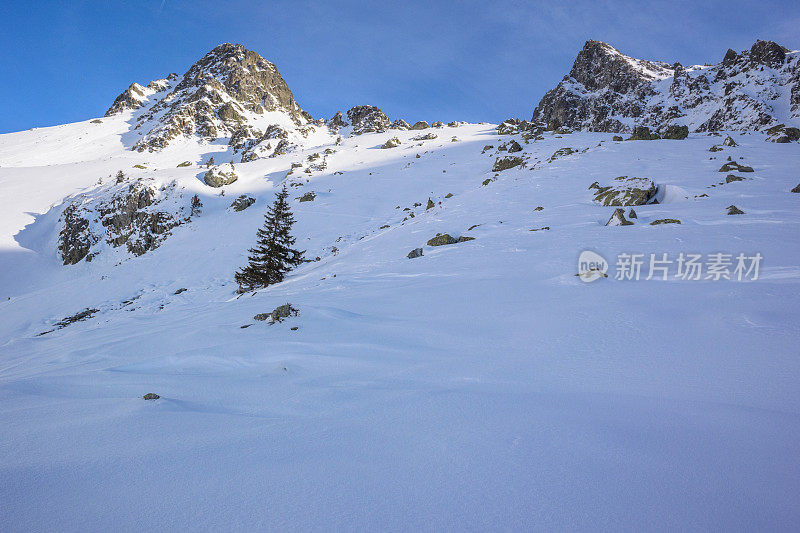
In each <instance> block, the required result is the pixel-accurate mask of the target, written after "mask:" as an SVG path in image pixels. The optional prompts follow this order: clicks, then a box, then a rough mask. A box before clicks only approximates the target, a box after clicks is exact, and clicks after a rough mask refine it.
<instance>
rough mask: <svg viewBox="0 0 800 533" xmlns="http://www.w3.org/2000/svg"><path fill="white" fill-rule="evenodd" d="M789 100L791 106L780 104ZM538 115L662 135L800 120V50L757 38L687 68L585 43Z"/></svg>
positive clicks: (556, 121)
mask: <svg viewBox="0 0 800 533" xmlns="http://www.w3.org/2000/svg"><path fill="white" fill-rule="evenodd" d="M784 100H785V101H788V102H789V106H788V110H787V111H783V110H784V109H786V107H785V106H784V105H783V104H779V102H782V101H784ZM776 104H778V105H776ZM533 120H534V121H540V122H544V123H547V124H548V125H549V126H550V127H551V128H557V127H559V126H566V127H569V128H572V129H580V130H590V131H605V132H626V133H628V132H631V131H633V128H634V127H635V126H647V127H649V128H651V129H652V130H653V131H654V132H658V133H660V134H662V136H663V133H664V132H665V130H666V129H667V128H668V127H670V126H674V125H681V126H686V127H688V129H689V131H717V130H763V129H766V128H768V127H770V126H772V125H775V124H778V123H787V124H788V123H790V122H791V123H795V124H800V53H797V52H790V51H789V50H787V49H786V48H784V47H782V46H780V45H778V44H776V43H774V42H771V41H756V43H755V44H753V46H752V47H751V48H750V50H747V51H744V52H741V53H738V54H737V53H736V52H734V51H733V50H728V52H727V53H726V54H725V57H724V59H723V60H722V62H720V63H718V64H716V65H710V66H709V65H698V66H691V67H683V66H682V65H681V64H680V63H674V64H669V63H665V62H662V61H646V60H641V59H635V58H632V57H629V56H626V55H624V54H622V53H621V52H620V51H619V50H617V49H615V48H614V47H612V46H611V45H609V44H606V43H603V42H600V41H587V42H586V44H585V45H584V47H583V49H582V50H581V51H580V53H579V54H578V56H577V57H576V59H575V62H574V64H573V66H572V69H571V70H570V72H569V74H568V75H567V76H565V77H564V79H563V80H562V81H561V82H560V83H559V84H558V86H556V87H555V88H554V89H552V90H551V91H549V92H548V93H547V94H545V96H544V97H543V98H542V100H541V101H540V102H539V105H538V106H537V107H536V109H535V110H534V112H533ZM670 138H671V137H670Z"/></svg>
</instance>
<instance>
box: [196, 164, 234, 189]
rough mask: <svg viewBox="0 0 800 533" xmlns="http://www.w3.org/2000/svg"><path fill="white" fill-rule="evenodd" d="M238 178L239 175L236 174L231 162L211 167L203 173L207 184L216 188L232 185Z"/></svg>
mask: <svg viewBox="0 0 800 533" xmlns="http://www.w3.org/2000/svg"><path fill="white" fill-rule="evenodd" d="M238 179H239V176H238V175H237V174H236V170H235V169H234V167H233V165H232V164H230V163H228V164H225V165H219V166H215V167H211V169H210V170H208V171H206V173H205V174H204V175H203V181H204V182H205V183H206V185H208V186H209V187H215V188H219V187H224V186H225V185H230V184H231V183H233V182H235V181H236V180H238Z"/></svg>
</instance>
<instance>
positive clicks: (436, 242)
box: [428, 233, 458, 246]
mask: <svg viewBox="0 0 800 533" xmlns="http://www.w3.org/2000/svg"><path fill="white" fill-rule="evenodd" d="M457 242H458V239H454V238H453V237H451V236H450V235H449V234H447V233H444V234H442V233H440V234H438V235H436V237H434V238H432V239H430V240H429V241H428V246H444V245H445V244H455V243H457Z"/></svg>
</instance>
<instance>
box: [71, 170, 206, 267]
mask: <svg viewBox="0 0 800 533" xmlns="http://www.w3.org/2000/svg"><path fill="white" fill-rule="evenodd" d="M174 192H175V190H174V183H173V184H172V185H171V186H168V187H163V188H162V189H161V190H159V191H157V190H156V189H154V188H153V187H152V186H151V185H147V184H146V183H145V182H143V181H141V180H139V181H136V182H133V183H125V182H122V184H115V185H113V186H111V187H103V188H101V189H99V190H97V191H92V192H89V193H84V194H81V195H79V196H78V197H76V198H74V199H73V200H72V201H71V202H70V204H69V205H67V207H66V208H65V209H64V212H63V214H62V216H61V221H60V222H61V227H62V229H61V231H60V233H59V237H58V250H59V253H60V254H61V259H62V260H63V262H64V264H65V265H74V264H76V263H78V262H80V261H82V260H83V259H86V260H87V261H91V260H92V259H93V258H94V257H95V256H96V255H97V254H98V253H99V252H100V249H101V248H102V245H103V244H107V245H108V246H110V247H112V248H117V247H121V246H124V247H125V248H126V249H127V251H128V252H130V253H131V254H133V255H136V256H138V255H142V254H144V253H145V252H148V251H149V250H152V249H155V248H158V247H159V246H160V245H161V243H162V242H163V241H164V239H166V238H167V236H168V235H169V232H170V230H171V229H172V228H174V227H176V226H178V225H180V224H183V223H184V222H187V221H188V220H189V219H190V217H191V215H190V214H188V213H187V211H190V208H189V206H187V205H184V202H183V200H182V199H181V198H182V196H180V195H175V194H174Z"/></svg>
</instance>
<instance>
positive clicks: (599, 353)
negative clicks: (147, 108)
mask: <svg viewBox="0 0 800 533" xmlns="http://www.w3.org/2000/svg"><path fill="white" fill-rule="evenodd" d="M132 116H133V112H131V111H126V112H124V113H122V114H120V115H116V116H113V117H107V118H103V119H101V123H99V124H98V123H93V122H91V121H86V122H81V123H76V124H69V125H64V126H58V127H53V128H41V129H35V130H32V131H27V132H20V133H14V134H8V135H0V313H1V315H0V316H2V317H3V318H2V320H1V321H0V428H2V429H1V430H0V530H2V531H9V532H11V531H44V530H49V531H85V530H92V531H96V530H115V531H142V530H147V529H160V530H168V531H176V530H186V531H202V530H274V531H286V530H316V531H331V530H334V531H336V530H356V531H414V530H423V531H442V530H447V531H464V530H548V529H558V530H587V529H591V530H597V529H599V530H614V531H618V530H643V529H645V530H675V529H680V530H709V529H714V530H742V529H750V530H753V529H758V530H793V529H796V528H797V524H798V523H800V504H798V499H797V494H799V493H800V349H798V334H800V322H798V320H797V315H798V310H800V241H799V240H798V231H800V209H798V202H800V194H793V193H791V189H792V188H794V187H795V186H797V185H798V184H800V172H799V171H798V169H800V146H798V144H797V143H788V144H776V143H770V142H765V138H766V136H765V135H764V134H761V133H734V132H730V135H731V136H732V137H733V139H734V140H735V141H736V143H738V146H737V147H724V148H723V150H722V151H719V152H709V148H710V147H711V146H712V145H719V144H721V143H722V141H723V139H724V138H725V136H726V135H727V134H728V133H722V135H721V136H713V135H705V134H697V133H693V134H691V135H690V136H689V138H688V139H686V140H682V141H674V140H658V141H625V142H614V141H612V137H613V134H605V133H573V134H565V135H556V134H553V133H552V132H548V133H545V134H544V139H542V140H538V141H535V142H533V141H531V142H530V143H525V142H523V140H522V139H521V137H520V136H519V135H514V136H498V135H497V132H496V130H495V126H494V125H489V124H465V125H459V126H457V127H447V126H445V127H443V128H431V129H429V130H425V131H422V132H420V131H396V130H390V131H388V132H386V133H371V134H365V135H360V136H346V133H347V132H346V131H344V132H342V133H343V134H344V135H343V137H344V138H343V140H342V142H341V144H336V135H327V134H326V135H322V134H317V133H318V132H317V133H315V134H313V135H311V136H310V137H309V139H308V141H307V142H306V143H305V144H302V145H300V146H299V147H298V148H297V150H295V151H293V152H290V153H287V154H285V155H281V156H278V157H274V158H261V159H257V160H255V161H252V162H249V163H238V159H236V160H235V163H234V164H235V168H236V172H237V173H238V175H239V180H238V181H237V182H235V183H233V184H231V185H227V186H225V187H224V188H223V190H224V196H221V195H220V189H213V188H211V187H208V186H207V185H205V184H204V183H203V173H204V172H205V170H206V169H205V167H201V166H199V163H204V162H205V161H206V160H207V159H208V157H209V156H211V155H213V156H214V158H215V160H216V162H217V163H225V162H228V161H230V160H231V157H232V156H231V154H230V152H229V151H228V146H227V145H225V144H216V143H202V142H199V141H198V140H197V139H194V138H190V139H186V140H185V141H180V142H178V141H176V142H175V143H173V144H172V145H170V146H169V147H168V148H166V149H165V150H163V151H162V152H159V153H155V152H154V153H149V152H143V153H139V152H135V151H131V150H130V149H129V148H130V146H131V144H132V143H133V142H135V139H133V138H132V135H133V134H132V133H131V130H130V125H131V123H132ZM427 132H434V133H435V134H437V135H438V137H437V138H436V139H433V140H425V141H412V140H411V138H412V137H415V136H417V135H419V134H420V133H427ZM395 136H396V137H398V138H399V140H400V141H401V144H400V146H398V147H397V148H392V149H381V148H380V146H381V145H383V143H385V142H386V141H387V140H388V139H389V138H391V137H395ZM453 137H456V139H457V140H456V141H453V140H452V138H453ZM512 138H513V139H516V140H517V141H518V142H520V144H521V145H522V147H523V149H524V150H523V151H522V152H518V153H515V154H510V155H512V156H519V155H524V156H525V157H526V158H527V163H526V165H525V166H524V167H519V166H518V167H515V168H512V169H509V170H505V171H502V172H498V173H495V172H492V166H493V164H494V162H495V160H496V158H497V157H503V156H506V155H508V154H506V153H505V152H498V151H497V147H498V146H499V145H500V144H501V143H505V142H507V141H508V140H510V139H512ZM486 145H492V146H493V148H491V149H487V150H485V152H484V147H485V146H486ZM565 147H570V148H572V149H574V150H575V153H573V154H571V155H566V156H562V157H558V158H556V159H554V160H553V161H552V162H548V161H549V160H550V159H551V156H553V154H554V153H555V152H556V151H557V150H559V149H561V148H565ZM327 148H330V149H331V150H335V152H333V153H331V154H329V155H327V157H326V164H327V167H326V168H325V169H323V170H313V171H312V172H311V173H310V174H309V173H306V172H304V170H305V169H306V168H309V167H310V163H309V162H308V160H307V158H308V156H309V155H312V154H315V153H322V152H324V150H325V149H327ZM417 156H419V157H417ZM729 156H730V157H731V158H732V159H733V160H735V161H737V162H739V163H742V164H743V165H749V166H752V167H753V169H754V172H752V173H739V172H718V169H719V168H720V167H721V166H722V165H723V164H724V163H726V162H727V158H728V157H729ZM183 161H190V162H191V163H192V166H189V167H177V165H178V164H179V163H181V162H183ZM294 162H302V163H303V165H304V166H303V167H302V168H297V169H295V170H294V171H293V172H292V174H291V175H289V176H288V177H287V176H286V174H287V172H288V170H289V169H290V166H291V164H292V163H294ZM134 165H142V166H144V167H145V168H144V169H139V168H134ZM118 170H123V172H124V173H125V174H126V175H127V176H128V178H129V179H130V180H136V179H139V178H142V179H146V180H151V181H149V182H148V183H151V184H153V186H154V187H156V188H160V187H161V186H165V187H168V186H171V187H174V191H175V192H174V193H173V196H172V197H171V201H173V202H175V205H179V204H180V205H188V202H189V200H190V198H191V197H192V196H193V195H194V194H197V195H198V197H199V198H200V199H201V201H202V203H203V209H202V214H200V215H199V216H195V217H193V218H192V219H191V221H190V222H188V223H185V224H182V225H180V226H178V227H176V228H174V229H173V230H172V232H171V233H172V234H171V235H170V236H168V237H167V238H166V239H165V240H164V242H163V243H162V244H161V246H159V247H158V248H156V249H154V250H151V251H148V252H147V253H145V254H143V255H141V256H139V257H135V256H133V255H132V254H129V253H128V252H126V251H125V249H124V247H122V248H112V247H110V246H107V245H103V246H102V247H101V249H100V253H99V254H98V255H97V256H96V257H95V258H94V259H93V260H92V261H91V262H86V261H81V262H79V263H78V264H75V265H68V266H65V265H63V262H62V260H61V257H60V256H59V254H58V250H57V239H58V233H59V231H60V227H61V226H60V222H59V220H60V217H61V216H62V213H63V210H64V208H65V206H66V205H67V203H68V202H69V201H70V200H71V199H74V198H77V197H79V196H78V195H81V194H83V195H87V196H86V198H91V197H96V196H97V195H104V194H109V193H108V191H109V190H110V189H109V187H113V186H115V185H114V178H113V176H114V174H116V172H117V171H118ZM727 174H736V175H739V176H742V177H744V178H746V179H744V180H743V181H734V182H731V183H724V182H725V178H726V176H727ZM621 175H626V176H638V177H647V178H650V179H652V180H653V181H654V182H655V183H656V184H657V185H658V186H659V196H658V198H659V201H660V203H658V204H652V205H643V206H636V207H634V209H635V210H636V213H637V215H638V218H637V219H632V221H633V222H634V224H633V225H631V226H618V227H607V226H605V223H606V221H607V220H608V219H609V217H610V216H611V214H612V213H613V211H614V209H615V208H614V207H605V206H601V205H598V204H597V203H594V202H593V201H592V196H593V195H592V191H591V190H590V189H589V186H590V185H591V184H592V183H593V182H594V181H598V182H599V183H600V184H601V185H609V184H610V183H611V182H612V181H613V180H614V178H615V177H617V176H621ZM495 177H496V179H494V178H495ZM487 179H490V180H492V179H494V181H489V182H488V183H487V184H486V185H483V183H484V180H487ZM173 182H174V185H171V184H172V183H173ZM284 182H286V183H295V184H299V186H290V187H289V189H290V199H291V205H292V209H293V211H294V214H295V218H296V219H297V224H296V225H295V227H294V234H295V235H296V236H297V244H298V247H299V248H301V249H305V250H306V257H307V258H309V259H312V260H313V259H315V258H316V257H319V258H320V259H319V261H313V262H309V263H306V264H304V265H302V266H301V267H299V268H298V269H296V270H295V271H293V272H292V273H291V274H290V275H289V277H288V279H287V280H286V281H285V282H284V283H281V284H279V285H275V286H271V287H269V288H267V289H264V290H260V291H257V292H256V293H248V294H245V295H241V296H239V295H237V294H236V292H235V289H236V285H235V283H234V281H233V273H234V271H235V270H236V269H237V268H239V267H241V266H242V265H244V263H245V261H246V256H247V249H248V248H249V247H250V246H252V245H253V244H254V243H255V232H256V229H257V228H258V227H259V226H260V225H261V223H262V221H263V215H264V212H265V211H266V208H267V207H268V205H269V204H270V203H271V202H272V199H273V197H274V192H275V190H276V188H277V187H280V186H282V184H283V183H284ZM720 182H723V184H720ZM712 185H713V186H712ZM309 191H314V193H315V195H316V198H315V199H314V201H310V202H299V201H298V200H297V198H299V197H300V196H302V195H303V194H305V193H307V192H309ZM241 194H249V195H252V196H253V197H254V198H256V202H255V204H254V205H252V206H251V207H249V208H247V209H246V210H244V211H242V212H235V211H233V210H232V209H230V207H229V206H230V205H231V202H232V201H233V200H234V199H235V198H236V197H238V196H239V195H241ZM448 194H452V196H451V197H446V196H447V195H448ZM704 194H706V195H708V196H701V195H704ZM429 198H430V199H431V200H432V201H433V202H434V204H435V206H434V207H433V208H431V209H427V210H426V204H427V202H428V199H429ZM415 204H420V205H415ZM730 205H735V206H737V207H738V208H739V209H741V210H742V211H744V214H743V215H735V216H730V215H727V214H726V210H727V208H728V206H730ZM538 206H541V207H543V209H541V210H536V208H537V207H538ZM405 208H409V209H410V210H409V211H405V210H404V209H405ZM628 210H629V208H626V209H625V211H626V213H627V212H628ZM411 212H413V213H414V217H413V218H412V217H410V215H409V213H411ZM667 218H670V219H678V220H680V222H681V223H680V224H660V225H651V224H650V222H653V221H656V220H659V219H667ZM404 219H405V220H404ZM386 226H388V227H386ZM541 228H549V229H541ZM531 230H537V231H531ZM437 233H448V234H450V235H451V236H453V237H455V238H457V237H459V236H469V237H474V240H470V241H468V242H461V243H457V244H451V245H446V246H439V247H432V246H427V245H426V242H427V241H428V240H429V239H431V238H432V237H434V236H436V234H437ZM334 247H335V249H334ZM417 247H423V251H424V255H423V256H422V257H419V258H415V259H408V258H407V257H406V255H407V254H408V252H410V251H411V250H413V249H414V248H417ZM584 250H592V251H594V252H596V253H598V254H600V255H601V256H602V257H603V258H605V259H606V260H607V261H609V263H610V265H611V268H610V270H609V277H608V278H601V279H598V280H597V281H594V282H592V283H584V282H583V281H581V279H579V278H578V277H576V274H577V273H578V264H577V262H578V256H579V255H580V253H581V252H582V251H584ZM621 253H628V254H644V255H645V262H647V261H649V257H650V254H658V256H659V257H660V256H661V254H664V253H666V254H668V256H669V257H670V258H673V259H674V258H676V257H677V256H678V255H679V254H681V253H684V254H702V255H703V256H704V257H705V256H707V255H708V254H715V253H724V254H732V255H733V257H734V259H735V256H736V255H738V254H739V253H743V254H746V255H747V256H754V255H755V254H756V253H759V254H761V256H762V257H763V261H762V262H761V264H760V270H759V273H758V279H747V280H743V281H736V280H726V279H720V280H718V281H715V280H712V279H705V272H704V276H703V279H700V280H682V279H677V278H675V276H674V275H672V274H674V273H675V270H674V268H675V266H674V265H673V266H672V268H673V270H672V271H671V273H670V274H671V275H670V276H669V278H668V279H667V280H661V279H650V280H646V279H645V277H646V275H644V274H643V275H642V277H641V279H639V280H638V281H636V280H620V279H615V269H614V265H615V263H616V258H617V256H618V254H621ZM645 266H647V265H645ZM643 272H645V273H646V271H643ZM657 278H660V277H657ZM179 289H186V290H185V291H182V292H179ZM286 302H291V303H292V305H294V306H295V307H296V308H298V309H299V311H300V314H299V316H297V317H291V318H288V319H286V320H285V321H284V322H281V323H276V324H272V325H270V324H267V323H266V322H258V321H255V320H253V316H254V315H256V314H258V313H268V312H270V311H272V310H273V309H274V308H276V307H277V306H279V305H281V304H284V303H286ZM84 309H93V310H96V311H95V312H94V313H93V314H92V316H90V317H89V318H87V319H85V320H81V321H76V322H74V323H71V324H69V325H66V326H64V327H63V328H61V329H55V330H54V327H57V326H55V324H56V323H57V322H59V321H61V320H63V319H65V318H66V317H70V316H73V315H75V314H76V313H78V312H80V311H82V310H84ZM245 325H250V326H249V327H247V328H242V326H245ZM295 327H296V328H297V329H292V328H295ZM47 331H49V333H46V334H44V335H41V334H42V333H43V332H47ZM148 392H154V393H157V394H159V395H160V396H161V399H159V400H157V401H144V400H143V399H142V395H143V394H145V393H148Z"/></svg>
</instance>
